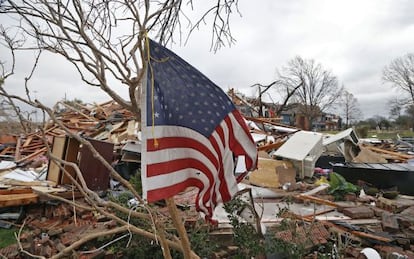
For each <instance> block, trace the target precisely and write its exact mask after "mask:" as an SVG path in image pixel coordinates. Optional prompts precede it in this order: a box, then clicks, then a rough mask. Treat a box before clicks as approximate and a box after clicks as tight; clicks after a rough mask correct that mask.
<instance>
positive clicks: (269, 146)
mask: <svg viewBox="0 0 414 259" xmlns="http://www.w3.org/2000/svg"><path fill="white" fill-rule="evenodd" d="M284 143H285V141H280V142H276V143H271V144H267V145H263V146H260V147H258V148H257V150H259V151H262V150H263V151H269V150H272V149H278V148H280V147H281V146H282V145H283V144H284Z"/></svg>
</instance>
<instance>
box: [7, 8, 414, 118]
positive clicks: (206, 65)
mask: <svg viewBox="0 0 414 259" xmlns="http://www.w3.org/2000/svg"><path fill="white" fill-rule="evenodd" d="M201 2H202V1H201ZM206 5H207V4H206V3H201V4H200V6H201V7H200V8H205V6H206ZM197 8H198V6H195V11H194V13H193V14H191V16H190V17H196V16H197V15H198V14H199V12H198V11H197V10H200V9H197ZM239 9H240V12H241V17H239V16H238V15H237V14H236V13H235V14H234V15H233V16H232V20H231V29H232V33H233V36H234V37H235V38H236V40H237V42H236V44H235V45H232V46H231V47H228V48H223V49H221V50H219V51H218V52H217V53H213V52H211V51H210V39H211V30H210V27H201V29H200V30H199V31H196V32H195V33H194V34H193V35H192V36H191V37H190V39H189V41H188V42H187V44H186V45H185V46H183V45H180V44H175V45H172V46H169V47H170V48H171V49H172V50H173V51H175V52H176V53H177V54H178V55H180V56H182V57H183V58H184V59H186V60H187V61H188V62H189V63H191V64H192V65H194V66H195V67H197V68H198V69H199V70H200V71H201V72H203V73H204V74H206V75H207V76H208V77H209V78H210V79H211V80H212V81H213V82H215V83H217V84H218V85H219V86H221V87H222V88H223V89H224V90H227V89H228V88H230V87H234V88H236V89H238V90H240V91H242V92H243V93H245V94H247V95H252V94H253V93H254V89H252V88H251V87H250V85H252V84H254V83H263V84H266V83H270V82H271V81H272V80H274V79H275V75H276V73H275V72H276V69H281V68H282V67H283V66H285V65H286V63H287V62H288V61H289V60H290V59H292V58H293V57H295V56H296V55H300V56H302V57H303V58H307V59H314V60H315V61H316V62H318V63H321V64H322V65H323V67H324V68H326V69H329V70H331V71H332V73H333V74H335V75H337V76H338V79H339V81H340V83H341V84H344V85H345V87H346V88H347V89H348V90H349V91H350V92H352V93H353V94H354V96H355V97H356V98H357V99H358V100H359V103H360V105H361V109H362V110H363V114H364V116H365V117H366V118H367V117H372V116H374V115H376V114H381V115H386V116H388V108H387V105H386V102H387V100H388V99H389V98H390V97H391V96H393V95H397V94H401V93H397V92H396V91H395V90H394V89H391V87H390V86H389V85H388V84H384V83H383V82H382V81H381V73H382V70H383V68H384V66H386V65H387V64H389V62H390V61H391V60H392V59H394V58H396V57H399V56H402V55H404V54H406V53H408V52H413V51H414V49H413V46H414V37H413V35H414V16H412V14H411V12H412V10H413V9H414V2H413V1H410V0H394V1H389V0H364V1H357V0H348V1H344V0H329V1H328V0H313V1H308V0H298V1H281V0H278V1H272V0H267V1H240V3H239ZM0 51H2V53H4V52H3V50H2V49H1V50H0ZM30 58H31V59H32V57H30ZM18 61H19V63H18V65H19V67H18V71H17V73H16V75H15V76H14V77H12V78H10V80H8V81H7V82H6V83H7V86H8V87H9V88H10V89H12V91H15V92H17V93H20V94H21V93H24V91H23V90H22V88H21V86H22V84H23V83H24V80H23V79H24V77H25V76H27V74H28V72H29V71H30V70H29V69H30V65H28V64H30V62H31V61H28V57H27V56H26V57H19V60H18ZM113 85H114V86H115V89H117V91H119V92H120V93H121V95H123V96H125V97H126V92H125V89H123V88H122V86H121V85H120V84H119V83H118V82H113ZM30 87H31V89H32V90H33V91H36V94H37V97H38V98H39V99H40V100H43V101H45V102H47V103H48V104H53V102H54V101H56V100H58V99H61V98H63V97H64V96H65V95H66V97H68V98H69V99H71V98H75V97H77V98H80V99H82V100H85V101H87V102H93V101H95V102H102V101H105V100H107V99H108V97H107V96H106V95H105V94H104V93H102V92H101V91H98V90H96V89H94V88H91V87H88V86H86V87H85V85H84V83H83V82H82V81H81V80H80V78H79V75H77V73H76V71H75V70H74V68H73V67H71V66H70V65H68V64H66V63H64V62H62V60H60V59H57V58H56V57H54V56H52V55H46V56H45V57H44V59H42V65H41V67H39V70H38V71H37V73H36V75H35V77H34V78H33V80H32V82H31V83H30ZM273 94H274V96H273V97H272V98H274V99H276V100H277V94H276V92H275V91H274V93H273Z"/></svg>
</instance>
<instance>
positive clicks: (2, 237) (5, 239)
mask: <svg viewBox="0 0 414 259" xmlns="http://www.w3.org/2000/svg"><path fill="white" fill-rule="evenodd" d="M18 231H19V229H18V228H10V229H4V228H0V248H4V247H6V246H9V245H11V244H14V243H16V238H15V236H14V233H17V232H18Z"/></svg>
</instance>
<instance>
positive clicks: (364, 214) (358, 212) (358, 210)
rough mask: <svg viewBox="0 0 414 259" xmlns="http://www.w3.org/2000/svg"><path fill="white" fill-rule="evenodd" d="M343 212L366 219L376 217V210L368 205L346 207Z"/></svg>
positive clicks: (349, 215) (346, 214)
mask: <svg viewBox="0 0 414 259" xmlns="http://www.w3.org/2000/svg"><path fill="white" fill-rule="evenodd" d="M342 213H343V214H344V215H345V216H348V217H351V218H353V219H366V218H373V217H374V211H373V210H372V209H371V208H369V207H366V206H361V207H349V208H345V209H343V211H342Z"/></svg>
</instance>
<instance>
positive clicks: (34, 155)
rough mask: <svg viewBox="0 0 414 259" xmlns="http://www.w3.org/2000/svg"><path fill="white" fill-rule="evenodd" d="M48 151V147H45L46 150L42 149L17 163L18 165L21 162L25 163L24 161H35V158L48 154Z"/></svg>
mask: <svg viewBox="0 0 414 259" xmlns="http://www.w3.org/2000/svg"><path fill="white" fill-rule="evenodd" d="M46 150H47V148H46V147H44V148H42V149H39V150H37V151H36V152H34V153H32V154H30V155H28V156H26V157H23V158H22V159H20V160H17V161H16V163H17V164H18V163H21V162H23V161H26V160H30V159H33V158H35V157H37V156H39V155H41V154H43V153H44V152H46Z"/></svg>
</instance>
